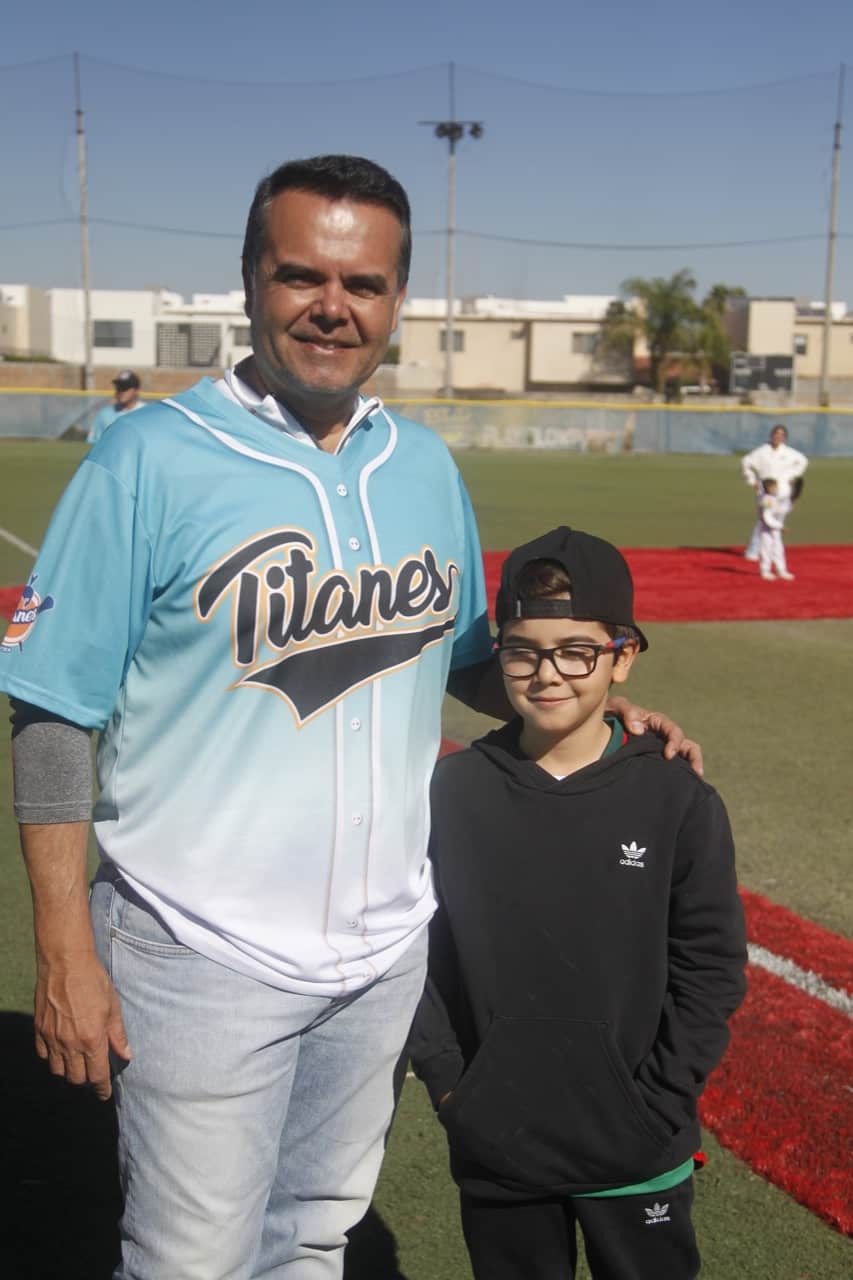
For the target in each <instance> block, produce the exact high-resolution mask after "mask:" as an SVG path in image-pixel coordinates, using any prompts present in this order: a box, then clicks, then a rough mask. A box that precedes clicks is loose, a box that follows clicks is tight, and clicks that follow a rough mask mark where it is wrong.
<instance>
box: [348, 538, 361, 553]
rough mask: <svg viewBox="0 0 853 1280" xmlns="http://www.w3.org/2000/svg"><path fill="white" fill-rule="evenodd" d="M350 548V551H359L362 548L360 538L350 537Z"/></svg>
mask: <svg viewBox="0 0 853 1280" xmlns="http://www.w3.org/2000/svg"><path fill="white" fill-rule="evenodd" d="M349 549H350V551H359V550H360V549H361V543H360V542H359V540H358V538H350V540H349Z"/></svg>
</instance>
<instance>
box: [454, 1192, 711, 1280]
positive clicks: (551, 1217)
mask: <svg viewBox="0 0 853 1280" xmlns="http://www.w3.org/2000/svg"><path fill="white" fill-rule="evenodd" d="M692 1203H693V1179H692V1178H686V1179H685V1180H684V1182H680V1183H679V1184H678V1185H677V1186H675V1187H670V1188H669V1190H668V1191H658V1192H655V1193H653V1194H645V1195H636V1196H608V1197H606V1198H605V1199H603V1200H601V1199H595V1200H583V1199H577V1198H571V1197H565V1198H556V1199H550V1200H533V1201H528V1202H522V1203H514V1202H512V1203H507V1202H506V1201H499V1200H476V1199H472V1198H471V1197H469V1196H466V1195H465V1194H464V1193H463V1195H462V1197H461V1206H462V1229H463V1231H464V1233H465V1243H466V1244H467V1245H468V1253H469V1255H470V1258H471V1267H472V1270H473V1272H474V1277H475V1280H573V1277H574V1274H575V1267H576V1264H577V1242H576V1234H575V1228H576V1225H579V1226H580V1229H581V1231H582V1232H583V1238H584V1245H585V1247H586V1256H587V1262H588V1263H589V1269H590V1271H591V1272H592V1276H593V1280H692V1278H693V1277H694V1276H697V1275H698V1274H699V1253H698V1250H697V1248H696V1237H695V1235H694V1232H693V1224H692V1222H691V1221H690V1206H691V1204H692Z"/></svg>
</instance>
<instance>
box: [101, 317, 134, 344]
mask: <svg viewBox="0 0 853 1280" xmlns="http://www.w3.org/2000/svg"><path fill="white" fill-rule="evenodd" d="M92 346H93V347H132V346H133V321H132V320H95V321H93V322H92Z"/></svg>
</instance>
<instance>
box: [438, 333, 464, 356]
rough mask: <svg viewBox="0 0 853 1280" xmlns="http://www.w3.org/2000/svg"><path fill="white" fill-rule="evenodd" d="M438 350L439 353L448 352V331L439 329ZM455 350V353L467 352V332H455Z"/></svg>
mask: <svg viewBox="0 0 853 1280" xmlns="http://www.w3.org/2000/svg"><path fill="white" fill-rule="evenodd" d="M438 349H439V351H446V350H447V330H446V329H439V331H438ZM453 350H454V351H464V350H465V332H464V330H463V329H454V330H453Z"/></svg>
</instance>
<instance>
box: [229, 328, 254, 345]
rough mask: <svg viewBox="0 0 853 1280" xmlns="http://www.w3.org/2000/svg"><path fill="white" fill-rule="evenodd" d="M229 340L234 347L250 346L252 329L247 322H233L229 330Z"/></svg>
mask: <svg viewBox="0 0 853 1280" xmlns="http://www.w3.org/2000/svg"><path fill="white" fill-rule="evenodd" d="M231 341H232V342H233V343H234V346H235V347H250V346H251V345H252V330H251V328H250V326H249V325H247V324H235V325H234V328H233V329H232V330H231Z"/></svg>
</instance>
